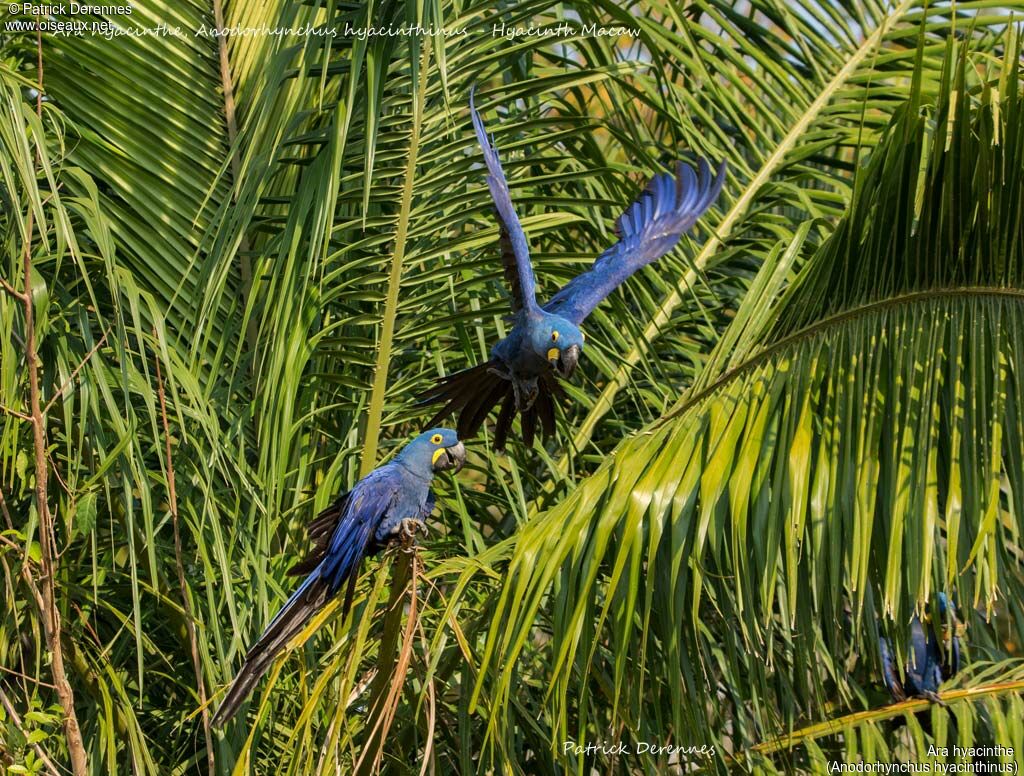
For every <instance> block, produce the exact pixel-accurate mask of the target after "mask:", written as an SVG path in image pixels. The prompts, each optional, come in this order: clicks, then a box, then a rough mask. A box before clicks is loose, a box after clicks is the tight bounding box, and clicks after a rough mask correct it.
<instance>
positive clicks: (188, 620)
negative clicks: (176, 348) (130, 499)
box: [153, 329, 217, 776]
mask: <svg viewBox="0 0 1024 776" xmlns="http://www.w3.org/2000/svg"><path fill="white" fill-rule="evenodd" d="M153 337H154V338H156V337H157V333H156V330H155V329H154V330H153ZM158 342H159V340H158ZM156 389H157V395H158V396H159V398H160V419H161V421H162V422H163V429H164V451H165V453H166V456H167V493H168V501H169V504H170V510H171V524H172V525H173V527H174V565H175V567H176V568H177V571H178V585H179V587H180V588H181V601H182V604H183V605H184V608H185V630H186V631H187V633H188V642H189V647H190V649H191V651H192V668H193V669H194V670H195V673H196V688H197V689H198V691H199V707H200V710H201V713H202V717H203V736H204V737H205V739H206V763H207V766H208V767H209V770H210V776H216V773H217V767H216V763H215V762H214V757H213V733H212V732H211V731H210V710H209V709H208V708H207V706H208V704H207V702H206V682H204V681H203V664H202V662H201V661H200V659H199V639H198V638H197V637H196V623H195V618H194V617H193V615H192V598H191V597H190V596H189V593H188V583H187V582H186V580H185V565H184V563H183V562H182V559H181V555H182V553H181V531H180V529H179V527H178V494H177V491H176V490H175V486H174V461H173V459H172V456H171V429H170V424H169V423H168V422H167V400H166V398H165V396H164V378H163V374H162V373H161V371H160V354H159V353H157V354H156Z"/></svg>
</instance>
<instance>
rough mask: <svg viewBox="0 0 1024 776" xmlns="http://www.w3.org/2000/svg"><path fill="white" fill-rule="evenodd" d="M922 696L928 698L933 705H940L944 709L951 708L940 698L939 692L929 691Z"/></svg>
mask: <svg viewBox="0 0 1024 776" xmlns="http://www.w3.org/2000/svg"><path fill="white" fill-rule="evenodd" d="M921 695H922V696H924V697H925V698H927V699H928V700H929V701H931V702H932V703H937V704H939V705H940V706H942V708H944V709H945V708H949V707H948V706H947V705H946V702H945V701H944V700H942V698H940V697H939V694H938V693H937V692H931V691H929V690H926V691H925V692H923V693H921Z"/></svg>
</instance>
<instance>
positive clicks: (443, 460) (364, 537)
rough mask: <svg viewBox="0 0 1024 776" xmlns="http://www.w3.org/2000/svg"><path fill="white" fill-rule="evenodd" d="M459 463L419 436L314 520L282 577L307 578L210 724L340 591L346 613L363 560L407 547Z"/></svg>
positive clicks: (455, 450) (456, 447) (458, 456)
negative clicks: (441, 477)
mask: <svg viewBox="0 0 1024 776" xmlns="http://www.w3.org/2000/svg"><path fill="white" fill-rule="evenodd" d="M465 459H466V449H465V447H463V444H462V442H460V441H459V438H458V436H457V435H456V433H455V432H454V431H451V430H450V429H446V428H434V429H431V430H430V431H425V432H424V433H422V434H420V435H419V436H418V437H416V438H415V439H414V440H412V441H411V442H410V443H409V444H407V445H406V446H405V447H404V448H402V450H401V452H399V453H398V455H396V456H395V457H394V458H393V459H392V460H391V461H390V462H389V463H387V464H385V465H384V466H381V467H379V468H377V469H374V470H373V471H372V472H370V473H369V474H367V475H366V476H365V477H363V479H361V480H360V481H359V482H357V483H356V484H355V486H353V488H352V490H350V491H349V492H348V493H343V494H342V495H341V496H339V497H338V498H337V500H336V501H335V502H334V503H333V504H332V505H331V506H329V507H328V508H327V509H325V510H324V511H323V512H321V513H320V515H319V516H318V517H317V518H316V520H314V521H313V523H312V524H311V525H310V527H309V535H310V538H311V539H312V540H313V542H314V546H313V550H312V551H311V552H310V553H309V555H308V556H307V557H306V558H305V560H302V561H300V562H299V563H297V564H295V565H294V566H293V567H292V568H291V569H289V571H288V573H289V574H292V575H295V574H308V576H307V577H306V579H305V580H304V581H303V583H302V584H301V585H299V587H298V589H297V590H296V591H295V592H294V593H292V596H291V598H289V599H288V601H287V603H285V605H284V606H283V607H281V611H279V612H278V613H277V614H276V615H275V616H274V619H272V620H271V621H270V624H269V625H268V626H267V628H266V630H264V631H263V635H262V636H260V637H259V639H258V640H257V641H256V643H255V644H253V646H252V648H251V649H250V650H249V652H248V654H246V656H245V662H244V663H243V665H242V669H241V670H240V671H239V672H238V675H237V676H235V678H234V680H233V681H232V682H231V686H230V687H229V688H228V691H227V694H226V695H225V696H224V700H223V702H222V703H221V705H220V708H219V709H218V710H217V714H216V715H215V716H214V718H213V723H214V724H215V725H223V724H224V723H225V722H227V721H228V720H229V719H231V717H232V716H234V714H235V712H236V711H237V710H238V707H239V705H240V704H241V703H242V701H243V700H244V699H245V698H246V697H247V696H248V695H249V693H250V691H251V690H252V688H253V686H254V685H255V684H256V682H257V681H259V678H260V677H261V676H263V674H264V673H265V672H266V670H267V669H268V668H269V667H270V664H271V663H273V662H274V658H276V657H277V656H278V655H279V654H280V653H281V651H282V650H283V649H284V648H285V646H287V644H288V642H289V641H291V640H292V639H293V638H294V637H295V635H296V634H298V633H299V631H301V630H302V628H303V626H304V625H305V624H306V622H307V621H308V620H309V619H310V618H311V617H312V616H313V615H314V614H316V612H318V611H319V610H320V609H321V608H322V607H323V606H324V605H325V604H326V603H327V602H328V601H329V600H330V599H332V598H333V597H335V596H336V595H338V593H340V592H341V589H342V587H346V592H345V602H344V605H343V607H342V617H344V616H345V615H346V614H347V613H348V610H349V608H350V607H351V605H352V595H353V593H354V591H355V585H356V579H357V578H358V576H359V566H360V564H361V563H362V560H363V558H365V557H368V556H371V555H375V554H376V553H378V552H380V551H381V550H382V549H384V548H385V547H387V546H388V545H389V544H391V543H393V542H394V541H396V540H400V539H410V540H411V539H412V537H413V536H414V535H415V533H416V532H417V531H418V530H419V529H421V528H424V527H425V523H424V521H425V520H426V519H427V517H429V516H430V513H431V512H433V510H434V494H433V493H431V491H430V483H431V481H432V480H433V478H434V474H435V473H436V472H440V471H445V470H448V469H451V470H453V471H456V472H457V471H459V469H461V468H462V464H463V463H464V462H465Z"/></svg>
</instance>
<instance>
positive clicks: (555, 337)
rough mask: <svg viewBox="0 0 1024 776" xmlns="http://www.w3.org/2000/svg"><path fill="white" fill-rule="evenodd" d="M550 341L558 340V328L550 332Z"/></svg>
mask: <svg viewBox="0 0 1024 776" xmlns="http://www.w3.org/2000/svg"><path fill="white" fill-rule="evenodd" d="M551 341H552V342H558V330H557V329H556V330H555V331H553V332H551Z"/></svg>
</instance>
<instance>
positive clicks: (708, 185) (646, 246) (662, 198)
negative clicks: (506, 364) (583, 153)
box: [544, 160, 725, 325]
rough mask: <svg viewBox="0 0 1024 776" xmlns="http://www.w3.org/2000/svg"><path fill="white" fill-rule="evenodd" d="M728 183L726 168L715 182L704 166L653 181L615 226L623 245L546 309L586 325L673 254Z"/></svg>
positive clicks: (603, 257) (600, 258) (568, 285)
mask: <svg viewBox="0 0 1024 776" xmlns="http://www.w3.org/2000/svg"><path fill="white" fill-rule="evenodd" d="M724 182H725V162H723V163H722V164H721V166H720V167H719V168H718V173H717V174H716V175H715V176H714V177H712V174H711V168H710V167H709V166H708V164H707V162H705V161H704V160H701V161H700V163H699V165H698V172H697V173H694V171H693V168H691V167H690V166H688V165H685V164H683V163H682V162H679V163H677V165H676V176H675V178H673V177H672V176H671V175H669V174H668V173H661V174H660V175H656V176H654V178H652V179H651V182H650V183H648V184H647V188H646V189H644V191H643V193H642V194H640V196H639V197H637V199H636V201H635V202H634V203H633V204H632V205H630V206H629V207H628V208H626V210H625V212H624V213H623V214H622V215H621V216H619V220H618V221H616V223H615V232H616V234H617V235H618V236H619V241H618V242H617V243H615V245H613V246H612V247H611V248H609V249H608V250H606V251H605V252H604V253H602V254H601V255H600V256H598V257H597V258H596V259H595V260H594V264H593V265H592V266H591V268H590V269H588V270H587V271H586V272H583V273H580V274H579V275H577V276H576V277H574V278H573V279H572V280H570V281H569V282H568V283H566V284H565V286H563V287H562V289H561V290H560V291H559V292H558V293H557V294H555V295H554V296H553V297H552V298H551V301H549V302H548V303H547V304H546V305H544V310H545V311H547V312H549V313H555V314H557V315H561V316H562V317H563V318H566V319H568V320H570V321H572V322H573V323H575V324H576V325H579V324H580V323H582V321H583V319H584V318H586V317H587V316H588V315H590V313H591V312H592V311H593V310H594V308H595V307H597V306H598V304H600V303H601V300H603V299H604V298H605V297H607V296H608V295H609V294H610V293H611V292H612V291H614V290H615V289H616V288H617V287H618V286H619V284H621V283H622V282H623V281H624V280H625V279H626V278H628V277H629V276H630V275H632V274H633V273H634V272H636V271H637V270H638V269H640V268H641V267H643V266H646V265H647V264H650V263H651V262H653V261H656V260H657V259H659V258H661V257H662V256H664V255H665V254H666V253H668V252H669V251H670V250H672V249H673V248H674V247H675V246H676V243H677V242H679V238H680V237H682V235H683V234H684V233H685V232H686V231H688V230H689V229H690V227H692V226H693V225H694V224H695V223H696V222H697V219H698V218H700V217H701V216H702V215H703V214H704V211H705V210H707V209H708V208H709V207H710V206H711V204H712V203H713V202H714V201H715V199H717V198H718V193H719V192H720V191H721V190H722V184H723V183H724Z"/></svg>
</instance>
